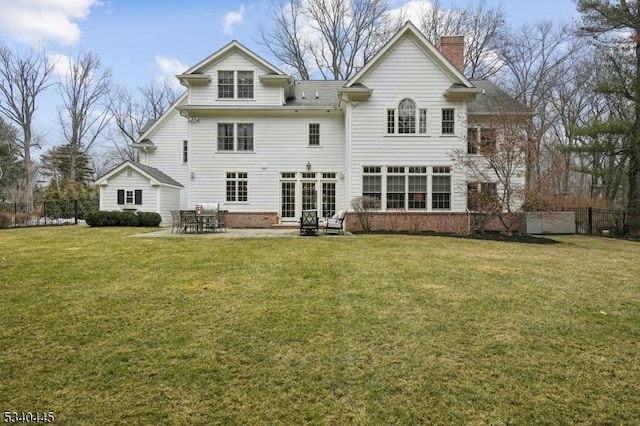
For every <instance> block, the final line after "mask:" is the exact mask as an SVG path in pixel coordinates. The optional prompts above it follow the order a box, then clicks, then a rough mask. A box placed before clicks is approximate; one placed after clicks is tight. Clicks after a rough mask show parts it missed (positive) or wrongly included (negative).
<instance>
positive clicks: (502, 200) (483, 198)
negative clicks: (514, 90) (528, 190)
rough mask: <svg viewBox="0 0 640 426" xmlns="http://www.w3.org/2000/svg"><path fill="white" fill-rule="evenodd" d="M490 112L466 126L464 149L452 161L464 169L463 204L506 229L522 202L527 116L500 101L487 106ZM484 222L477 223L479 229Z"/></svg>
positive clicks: (509, 229)
mask: <svg viewBox="0 0 640 426" xmlns="http://www.w3.org/2000/svg"><path fill="white" fill-rule="evenodd" d="M490 108H491V110H493V115H490V116H486V117H485V118H484V119H483V120H482V121H481V122H478V123H476V124H475V125H477V126H479V127H478V128H476V127H475V125H470V130H469V131H468V134H467V149H466V150H462V151H456V152H454V154H453V160H454V163H455V164H456V166H457V167H459V168H460V169H461V170H464V172H465V176H466V179H465V182H464V184H465V188H460V190H461V191H462V192H465V191H466V192H467V204H468V208H469V209H470V210H473V211H475V212H477V213H479V216H480V217H483V218H485V219H487V218H490V217H497V218H498V219H499V221H500V223H501V224H502V226H503V227H504V230H505V231H506V232H511V231H512V230H513V227H514V225H515V224H516V223H517V221H518V220H519V215H520V214H521V213H522V211H523V204H524V202H525V199H526V198H527V197H525V185H524V170H525V165H526V146H527V144H526V127H527V123H528V122H529V121H530V119H531V115H530V114H529V113H527V112H526V111H524V110H523V111H513V110H512V109H511V108H509V107H508V106H506V105H503V104H502V103H500V102H494V103H493V105H491V106H490ZM484 223H485V221H484V220H482V221H481V222H480V226H479V227H480V230H482V228H483V227H484Z"/></svg>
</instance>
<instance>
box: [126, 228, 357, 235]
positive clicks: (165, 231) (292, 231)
mask: <svg viewBox="0 0 640 426" xmlns="http://www.w3.org/2000/svg"><path fill="white" fill-rule="evenodd" d="M352 236H353V234H351V233H350V232H345V233H344V235H339V234H325V233H324V232H323V231H319V232H318V235H317V237H322V238H344V237H352ZM133 237H139V238H161V237H164V238H282V237H299V238H303V236H301V235H300V230H299V229H298V228H228V229H227V230H226V232H207V233H203V234H192V233H188V234H178V233H175V232H174V233H172V232H171V228H170V227H167V228H161V229H160V230H159V231H155V232H147V233H144V234H136V235H133ZM313 237H314V236H309V237H307V236H305V237H304V238H313ZM317 237H316V238H317Z"/></svg>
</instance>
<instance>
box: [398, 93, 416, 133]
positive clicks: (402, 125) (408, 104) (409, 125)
mask: <svg viewBox="0 0 640 426" xmlns="http://www.w3.org/2000/svg"><path fill="white" fill-rule="evenodd" d="M415 132H416V103H415V102H413V101H412V100H411V99H403V100H401V101H400V104H399V105H398V133H401V134H402V133H415Z"/></svg>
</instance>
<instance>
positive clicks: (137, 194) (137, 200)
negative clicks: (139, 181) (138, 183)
mask: <svg viewBox="0 0 640 426" xmlns="http://www.w3.org/2000/svg"><path fill="white" fill-rule="evenodd" d="M135 204H136V205H140V204H142V189H136V192H135Z"/></svg>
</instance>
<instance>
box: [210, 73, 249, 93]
mask: <svg viewBox="0 0 640 426" xmlns="http://www.w3.org/2000/svg"><path fill="white" fill-rule="evenodd" d="M253 81H254V76H253V71H218V99H253V97H254V88H253Z"/></svg>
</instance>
